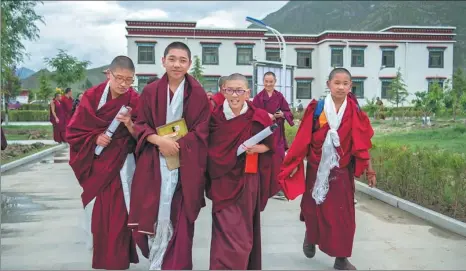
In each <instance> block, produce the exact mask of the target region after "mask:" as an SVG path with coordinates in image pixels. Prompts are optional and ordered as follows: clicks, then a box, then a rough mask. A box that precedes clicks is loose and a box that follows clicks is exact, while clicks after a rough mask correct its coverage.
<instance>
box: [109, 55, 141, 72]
mask: <svg viewBox="0 0 466 271" xmlns="http://www.w3.org/2000/svg"><path fill="white" fill-rule="evenodd" d="M108 68H109V69H110V70H111V71H115V70H116V69H124V70H129V71H131V72H134V71H135V70H136V69H135V68H134V63H133V61H132V60H131V58H129V57H127V56H117V57H115V58H114V59H113V61H112V63H110V67H108Z"/></svg>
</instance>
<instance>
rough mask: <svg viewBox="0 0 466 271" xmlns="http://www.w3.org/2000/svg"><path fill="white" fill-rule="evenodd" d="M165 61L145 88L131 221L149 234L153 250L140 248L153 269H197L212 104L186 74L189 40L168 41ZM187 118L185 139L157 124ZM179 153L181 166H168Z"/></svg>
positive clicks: (197, 83) (193, 79)
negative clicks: (194, 254) (196, 242)
mask: <svg viewBox="0 0 466 271" xmlns="http://www.w3.org/2000/svg"><path fill="white" fill-rule="evenodd" d="M162 63H163V66H164V67H165V70H166V73H165V74H164V75H163V77H162V78H160V80H158V81H156V82H154V83H151V84H149V85H147V86H146V87H145V88H144V90H143V93H142V95H141V99H140V102H141V103H140V111H139V115H138V119H137V121H136V123H135V126H134V127H135V131H136V135H137V138H138V146H137V149H136V154H137V158H138V160H137V166H136V172H135V175H134V181H133V186H132V190H131V193H132V194H131V196H132V201H131V209H130V210H131V211H130V218H129V223H128V225H129V226H130V227H133V228H135V229H137V230H138V231H139V232H141V233H144V234H146V236H148V237H149V242H150V244H149V248H148V249H147V248H146V249H144V248H143V247H144V244H139V246H140V247H141V250H142V252H143V254H144V256H146V257H148V258H149V261H150V269H151V270H160V269H163V270H165V269H168V270H181V269H183V270H184V269H192V268H193V263H192V246H193V236H194V222H195V220H196V219H197V217H198V215H199V212H200V209H201V208H202V207H204V206H205V199H204V187H205V169H206V164H207V138H208V131H209V119H210V104H209V101H208V100H207V99H206V94H205V91H204V89H203V88H202V86H201V85H200V84H199V82H198V81H197V80H196V79H195V78H194V77H192V76H190V75H188V74H187V72H188V70H189V67H190V66H191V63H192V62H191V51H190V50H189V48H188V46H186V44H184V43H182V42H173V43H171V44H170V45H168V46H167V48H166V49H165V51H164V56H163V58H162ZM182 118H183V119H184V121H185V122H186V126H187V129H188V133H187V135H185V136H184V137H182V138H180V139H178V140H176V141H175V140H174V139H172V138H168V137H164V136H161V135H159V134H158V133H157V127H160V126H163V125H165V124H167V123H170V122H173V121H178V120H180V119H182ZM174 155H179V161H180V167H179V168H176V169H169V167H168V165H167V159H166V158H167V157H171V156H174ZM145 246H146V247H147V244H146V245H145Z"/></svg>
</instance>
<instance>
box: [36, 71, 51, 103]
mask: <svg viewBox="0 0 466 271" xmlns="http://www.w3.org/2000/svg"><path fill="white" fill-rule="evenodd" d="M54 94H55V90H54V89H53V88H52V86H51V85H50V82H49V78H48V76H47V75H46V74H45V72H44V71H41V73H40V76H39V91H38V92H37V96H38V98H39V100H44V101H48V99H49V98H51V97H52V96H53V95H54Z"/></svg>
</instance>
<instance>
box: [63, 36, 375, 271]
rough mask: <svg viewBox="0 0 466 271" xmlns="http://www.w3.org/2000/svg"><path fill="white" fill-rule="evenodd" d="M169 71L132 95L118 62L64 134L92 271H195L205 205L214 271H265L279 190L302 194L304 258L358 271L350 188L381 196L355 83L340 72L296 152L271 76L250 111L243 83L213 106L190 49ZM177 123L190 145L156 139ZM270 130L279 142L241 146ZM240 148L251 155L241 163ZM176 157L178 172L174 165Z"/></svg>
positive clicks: (180, 49) (229, 82)
mask: <svg viewBox="0 0 466 271" xmlns="http://www.w3.org/2000/svg"><path fill="white" fill-rule="evenodd" d="M162 63H163V66H164V68H165V70H166V72H165V74H164V75H163V76H162V77H161V78H160V79H158V80H156V81H154V82H151V83H149V84H147V85H146V86H145V87H144V89H143V91H142V93H141V94H140V95H139V94H138V93H137V92H136V91H135V90H133V89H132V88H131V85H132V83H133V82H134V74H135V67H134V64H133V62H132V60H131V59H130V58H128V57H126V56H118V57H116V58H115V59H114V60H113V61H112V63H111V64H110V67H109V69H108V72H107V78H108V80H106V81H105V82H103V83H101V84H99V85H97V86H94V87H92V88H90V89H88V90H87V91H85V92H84V95H83V97H82V99H81V102H80V105H79V107H78V108H77V109H76V112H75V113H74V114H73V115H72V117H71V120H70V121H69V124H68V125H67V127H66V141H67V142H68V144H69V145H70V166H71V168H72V169H73V171H74V173H75V175H76V178H77V179H78V181H79V183H80V185H81V187H82V188H83V192H82V194H81V199H82V204H83V207H84V209H85V210H86V211H87V213H89V214H90V216H89V223H90V231H91V236H92V247H93V259H92V267H93V268H94V269H112V270H123V269H128V268H129V266H130V263H138V262H139V259H138V254H137V250H136V247H139V249H140V250H141V252H142V254H143V256H144V257H146V258H148V259H149V262H150V267H149V269H150V270H190V269H192V268H193V260H192V249H193V237H194V226H195V221H196V219H197V218H198V215H199V212H200V210H201V208H203V207H204V206H205V205H206V201H205V197H207V198H209V199H210V200H211V201H212V239H211V250H210V269H211V270H225V269H229V270H230V269H232V270H260V269H261V268H262V263H261V233H260V231H261V229H260V224H261V223H260V213H261V211H263V210H264V209H265V208H266V205H267V200H268V199H269V198H270V197H272V196H274V195H275V194H277V193H278V192H279V191H280V190H282V191H283V193H284V195H285V196H286V198H288V199H294V198H296V197H297V196H299V195H303V197H302V204H301V220H303V221H304V222H305V225H306V233H305V240H304V244H303V251H304V253H305V255H306V256H307V257H313V256H314V254H315V249H316V245H317V246H319V249H320V250H321V251H323V252H325V253H327V254H328V255H329V256H332V257H336V260H335V265H334V267H335V268H336V269H355V268H354V266H353V265H352V264H351V263H350V262H349V261H348V259H347V258H348V257H350V256H351V252H352V245H353V237H354V232H355V213H354V211H355V210H354V204H353V200H354V178H353V177H354V176H356V177H359V176H361V175H362V174H363V173H365V174H366V176H367V178H368V180H369V185H370V186H374V185H375V172H374V171H373V170H372V166H371V162H370V156H369V149H370V148H371V137H372V135H373V131H372V128H371V125H370V122H369V119H368V117H367V116H366V114H365V113H364V112H362V111H361V110H360V109H359V106H358V103H357V100H356V99H355V97H354V96H353V95H352V94H351V93H350V89H351V75H350V73H349V72H348V71H347V70H345V69H335V70H333V71H332V73H331V74H330V76H329V80H328V83H327V84H328V87H329V89H330V94H329V95H328V97H327V98H326V99H325V100H322V101H319V102H317V101H312V102H311V103H310V105H309V106H308V107H307V109H306V112H305V114H304V118H303V120H302V122H301V124H300V127H299V129H298V133H297V135H296V138H295V140H294V142H293V144H292V145H291V146H290V148H289V149H288V146H287V143H286V139H285V136H284V135H285V130H284V123H285V121H286V122H288V123H289V125H294V124H293V116H292V114H291V112H290V109H289V106H288V104H287V102H286V100H285V99H284V97H283V95H282V94H281V93H280V92H278V91H276V90H274V85H275V82H276V78H275V75H274V74H273V73H271V72H269V73H266V74H265V75H264V90H263V91H262V92H260V93H259V94H258V95H256V97H255V98H254V100H253V101H252V102H251V101H249V97H250V95H251V90H250V89H249V87H248V81H247V79H246V77H245V76H243V75H241V74H239V73H235V74H232V75H230V76H227V77H222V79H221V80H220V82H219V85H220V86H219V87H220V91H219V92H218V93H216V94H215V95H213V96H212V98H211V100H209V99H206V92H205V90H204V89H203V87H202V86H201V85H200V83H199V82H198V81H197V80H196V79H195V78H194V77H192V76H191V75H189V74H188V70H189V68H190V66H191V63H192V62H191V51H190V49H189V48H188V46H187V45H186V44H184V43H182V42H173V43H171V44H169V45H168V46H167V48H166V49H165V51H164V53H163V58H162ZM122 108H126V111H124V112H122V111H120V110H121V109H122ZM319 108H320V109H319ZM316 113H318V115H316ZM114 119H115V120H117V121H119V122H120V124H119V126H118V128H116V130H113V129H112V128H109V127H110V125H111V123H112V122H113V121H114ZM180 119H182V120H184V122H185V123H186V126H187V130H188V132H187V134H186V135H185V136H183V137H181V138H177V139H176V140H175V139H173V138H172V137H168V136H164V135H162V134H160V135H159V133H158V132H157V131H158V128H160V127H161V126H164V125H166V124H168V123H171V122H173V121H179V120H180ZM274 123H276V124H278V128H277V129H275V131H274V132H273V134H272V135H270V136H268V137H266V138H265V139H263V140H262V141H261V142H258V143H257V144H256V145H253V146H246V145H244V144H243V143H244V142H245V141H246V140H248V139H249V138H251V137H253V136H254V135H256V134H257V133H259V132H261V131H262V130H263V129H265V128H267V127H270V126H271V125H273V124H274ZM96 147H99V148H103V151H101V152H97V151H96ZM239 149H240V150H242V151H244V153H242V154H240V155H237V152H238V150H239ZM286 151H287V153H286ZM285 153H286V154H285ZM174 156H178V157H179V167H176V168H175V169H173V167H172V166H169V165H171V162H170V163H169V162H167V160H169V161H172V160H171V158H172V157H174ZM168 158H170V159H168ZM306 161H307V162H306ZM305 165H306V169H307V174H306V176H305V174H304V170H305ZM330 180H331V182H330Z"/></svg>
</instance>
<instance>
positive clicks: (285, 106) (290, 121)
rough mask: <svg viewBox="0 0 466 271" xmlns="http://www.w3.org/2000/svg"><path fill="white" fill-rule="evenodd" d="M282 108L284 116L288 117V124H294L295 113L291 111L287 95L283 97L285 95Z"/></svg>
mask: <svg viewBox="0 0 466 271" xmlns="http://www.w3.org/2000/svg"><path fill="white" fill-rule="evenodd" d="M280 109H281V110H282V112H283V117H284V118H285V119H286V121H287V122H288V124H289V125H290V126H294V122H293V113H292V112H291V109H290V105H289V104H288V102H287V101H286V99H285V97H283V96H282V102H281V106H280Z"/></svg>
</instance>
